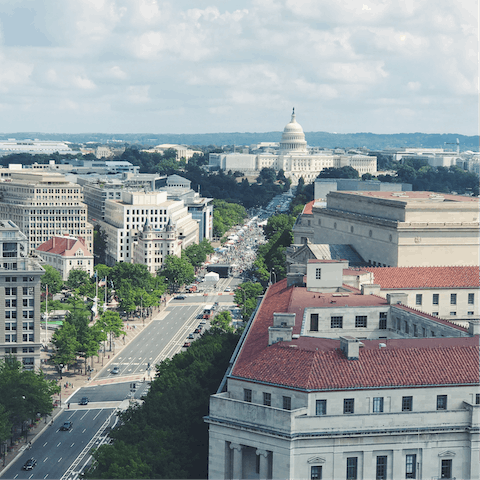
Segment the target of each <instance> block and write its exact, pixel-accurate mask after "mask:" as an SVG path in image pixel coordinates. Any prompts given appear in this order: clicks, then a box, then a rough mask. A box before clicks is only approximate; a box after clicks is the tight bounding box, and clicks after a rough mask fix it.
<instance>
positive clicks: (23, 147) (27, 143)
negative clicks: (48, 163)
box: [0, 139, 77, 157]
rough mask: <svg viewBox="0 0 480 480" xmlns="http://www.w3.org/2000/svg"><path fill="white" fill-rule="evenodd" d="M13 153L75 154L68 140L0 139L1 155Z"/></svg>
mask: <svg viewBox="0 0 480 480" xmlns="http://www.w3.org/2000/svg"><path fill="white" fill-rule="evenodd" d="M12 153H30V154H32V155H34V154H44V155H48V154H51V153H60V154H62V155H63V154H75V153H77V152H74V151H73V150H72V149H71V148H70V146H69V145H68V143H67V142H56V141H50V140H28V139H27V140H15V139H9V140H0V157H1V156H4V155H11V154H12Z"/></svg>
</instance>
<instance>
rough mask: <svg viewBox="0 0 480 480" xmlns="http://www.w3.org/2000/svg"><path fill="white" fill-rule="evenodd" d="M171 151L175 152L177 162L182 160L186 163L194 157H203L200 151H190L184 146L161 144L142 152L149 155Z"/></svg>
mask: <svg viewBox="0 0 480 480" xmlns="http://www.w3.org/2000/svg"><path fill="white" fill-rule="evenodd" d="M169 149H173V150H175V151H176V152H177V160H180V159H182V158H184V159H185V160H186V161H187V162H188V161H189V160H190V159H191V158H192V157H193V156H194V155H195V154H198V155H203V152H202V151H201V150H192V149H191V148H188V147H186V146H185V145H176V144H171V143H163V144H162V145H157V146H155V147H153V148H151V149H149V150H143V151H144V152H150V153H161V154H162V155H163V154H164V153H165V150H169Z"/></svg>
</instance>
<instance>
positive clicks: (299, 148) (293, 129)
mask: <svg viewBox="0 0 480 480" xmlns="http://www.w3.org/2000/svg"><path fill="white" fill-rule="evenodd" d="M280 151H281V154H283V155H285V154H287V153H300V152H304V153H306V152H307V142H306V141H305V134H304V133H303V128H302V126H301V125H300V124H299V123H297V120H296V118H295V108H294V109H293V112H292V118H291V120H290V123H287V125H286V126H285V128H284V129H283V133H282V140H281V142H280Z"/></svg>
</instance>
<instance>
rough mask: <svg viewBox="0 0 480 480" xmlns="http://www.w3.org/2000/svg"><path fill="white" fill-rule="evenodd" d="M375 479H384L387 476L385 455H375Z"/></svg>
mask: <svg viewBox="0 0 480 480" xmlns="http://www.w3.org/2000/svg"><path fill="white" fill-rule="evenodd" d="M375 478H376V479H377V480H385V479H386V478H387V456H386V455H379V456H378V457H377V475H376V477H375Z"/></svg>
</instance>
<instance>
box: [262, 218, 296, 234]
mask: <svg viewBox="0 0 480 480" xmlns="http://www.w3.org/2000/svg"><path fill="white" fill-rule="evenodd" d="M294 223H295V217H294V216H293V215H285V214H284V213H281V214H280V215H274V216H273V217H270V218H269V219H268V221H267V224H266V225H265V228H264V232H265V237H266V238H267V240H270V239H271V238H272V237H273V235H275V234H276V233H278V232H283V231H285V230H291V229H292V228H293V224H294Z"/></svg>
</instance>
